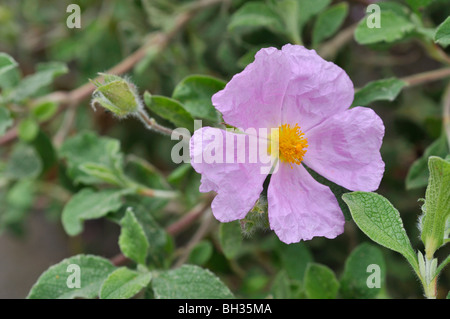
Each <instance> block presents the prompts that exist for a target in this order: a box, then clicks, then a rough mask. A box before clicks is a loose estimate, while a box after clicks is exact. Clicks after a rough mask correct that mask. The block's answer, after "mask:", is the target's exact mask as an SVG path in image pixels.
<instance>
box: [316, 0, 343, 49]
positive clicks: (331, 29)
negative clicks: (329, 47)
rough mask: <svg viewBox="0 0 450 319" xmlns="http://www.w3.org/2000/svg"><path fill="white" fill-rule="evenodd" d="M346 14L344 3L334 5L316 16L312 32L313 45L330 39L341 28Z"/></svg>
mask: <svg viewBox="0 0 450 319" xmlns="http://www.w3.org/2000/svg"><path fill="white" fill-rule="evenodd" d="M347 14H348V4H347V3H346V2H343V3H339V4H336V5H334V6H332V7H330V8H328V9H326V10H325V11H324V12H322V13H321V14H319V15H318V16H317V19H316V22H315V24H314V30H313V44H314V45H317V44H318V43H320V42H322V41H323V40H325V39H327V38H329V37H331V36H332V35H333V34H335V33H336V31H337V30H339V28H340V27H341V25H342V23H343V22H344V20H345V18H346V17H347Z"/></svg>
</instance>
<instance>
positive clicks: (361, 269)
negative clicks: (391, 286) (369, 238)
mask: <svg viewBox="0 0 450 319" xmlns="http://www.w3.org/2000/svg"><path fill="white" fill-rule="evenodd" d="M372 265H374V266H375V267H379V268H377V269H379V270H380V273H379V278H377V280H378V279H379V281H378V284H379V285H380V286H379V287H369V286H368V284H367V281H368V279H369V276H370V275H371V274H372V271H373V270H371V268H370V266H372ZM375 271H377V270H375ZM374 275H376V274H375V273H374ZM385 277H386V265H385V261H384V258H383V254H382V253H381V251H380V249H379V248H378V247H375V246H373V245H371V244H368V243H363V244H361V245H359V246H358V247H356V248H355V249H354V250H353V251H352V253H351V254H350V256H349V257H348V258H347V260H346V262H345V269H344V273H343V274H342V276H341V280H340V282H341V287H340V293H341V294H342V297H344V298H360V299H367V298H375V297H376V296H377V295H378V294H379V293H380V290H381V288H382V287H383V286H384V282H385Z"/></svg>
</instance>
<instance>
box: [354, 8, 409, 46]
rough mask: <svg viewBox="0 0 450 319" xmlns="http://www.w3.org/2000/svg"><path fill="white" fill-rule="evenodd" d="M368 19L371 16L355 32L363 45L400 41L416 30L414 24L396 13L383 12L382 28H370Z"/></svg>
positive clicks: (381, 14) (381, 17)
mask: <svg viewBox="0 0 450 319" xmlns="http://www.w3.org/2000/svg"><path fill="white" fill-rule="evenodd" d="M368 18H370V15H369V16H367V17H365V18H364V19H363V20H361V22H360V23H359V24H358V27H357V28H356V30H355V40H356V42H358V43H359V44H362V45H367V44H373V43H380V42H387V43H392V42H395V41H399V40H401V39H403V38H404V37H405V36H406V35H408V33H410V32H411V31H413V30H414V28H415V26H414V24H413V23H412V22H410V21H409V20H407V19H406V18H405V17H403V16H401V15H398V14H397V13H396V12H394V11H386V10H381V12H380V17H379V19H380V24H381V27H380V28H376V27H374V28H369V26H368V24H367V19H368Z"/></svg>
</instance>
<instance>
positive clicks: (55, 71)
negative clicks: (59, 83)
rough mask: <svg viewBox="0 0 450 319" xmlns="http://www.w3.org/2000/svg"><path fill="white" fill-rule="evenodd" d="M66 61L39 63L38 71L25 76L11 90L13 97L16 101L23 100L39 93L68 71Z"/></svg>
mask: <svg viewBox="0 0 450 319" xmlns="http://www.w3.org/2000/svg"><path fill="white" fill-rule="evenodd" d="M68 70H69V69H68V68H67V66H66V65H65V64H64V63H59V62H49V63H42V64H40V65H38V67H37V72H36V73H34V74H32V75H29V76H27V77H25V78H23V79H22V80H21V81H20V82H19V84H18V85H17V87H16V88H15V89H14V91H13V92H11V98H12V99H13V100H14V101H15V102H18V103H19V102H21V101H23V100H25V99H26V98H29V97H34V96H37V95H39V93H40V90H41V89H42V88H44V87H46V86H48V85H50V84H51V83H52V82H53V80H54V79H55V78H56V77H58V76H60V75H63V74H65V73H67V72H68Z"/></svg>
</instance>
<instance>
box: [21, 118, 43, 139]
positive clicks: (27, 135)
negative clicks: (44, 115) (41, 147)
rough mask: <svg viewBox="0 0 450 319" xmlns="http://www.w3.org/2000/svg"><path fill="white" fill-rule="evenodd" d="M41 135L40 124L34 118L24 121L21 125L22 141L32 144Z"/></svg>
mask: <svg viewBox="0 0 450 319" xmlns="http://www.w3.org/2000/svg"><path fill="white" fill-rule="evenodd" d="M38 133H39V124H38V123H36V121H35V120H34V119H32V118H28V119H24V120H22V122H20V124H19V128H18V135H19V138H20V139H21V140H22V141H25V142H31V141H33V140H34V139H35V138H36V136H37V135H38Z"/></svg>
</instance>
